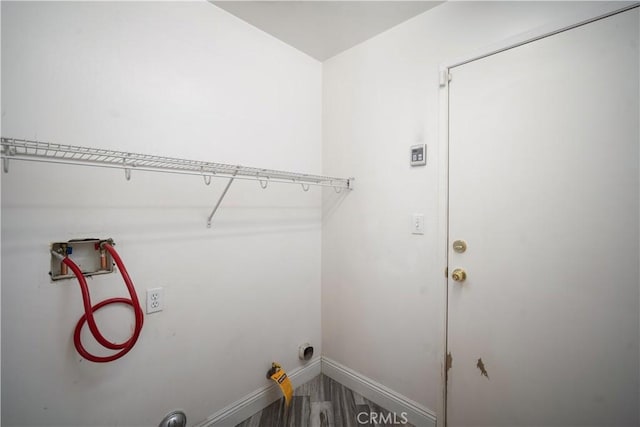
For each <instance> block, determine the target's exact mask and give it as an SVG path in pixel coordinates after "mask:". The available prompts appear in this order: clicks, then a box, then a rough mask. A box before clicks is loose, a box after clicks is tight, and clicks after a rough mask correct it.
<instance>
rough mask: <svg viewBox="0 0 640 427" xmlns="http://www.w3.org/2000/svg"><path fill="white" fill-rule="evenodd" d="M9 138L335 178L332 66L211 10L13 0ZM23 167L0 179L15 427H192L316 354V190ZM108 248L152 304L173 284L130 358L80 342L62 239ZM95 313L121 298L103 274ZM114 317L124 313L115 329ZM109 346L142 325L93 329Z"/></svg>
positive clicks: (10, 415)
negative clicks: (60, 252)
mask: <svg viewBox="0 0 640 427" xmlns="http://www.w3.org/2000/svg"><path fill="white" fill-rule="evenodd" d="M2 124H3V128H2V135H3V136H10V137H18V138H31V139H39V140H43V141H53V142H60V143H67V144H76V145H89V146H96V147H105V148H113V149H123V150H128V151H132V152H142V153H153V154H158V155H169V156H179V157H184V158H195V159H203V160H210V161H219V162H227V163H234V164H235V163H241V164H244V165H249V166H259V167H266V168H279V169H284V170H293V171H303V172H308V173H319V172H321V64H320V63H319V62H317V61H315V60H313V59H310V58H309V57H308V56H306V55H304V54H302V53H300V52H298V51H296V50H294V49H292V48H290V47H288V46H286V45H284V44H283V43H281V42H279V41H277V40H275V39H274V38H272V37H270V36H267V35H266V34H264V33H262V32H261V31H259V30H256V29H255V28H253V27H250V26H249V25H247V24H245V23H243V22H241V21H239V20H238V19H236V18H234V17H232V16H230V15H228V14H227V13H226V12H223V11H221V10H220V9H218V8H216V7H215V6H213V5H211V4H209V3H206V2H188V3H169V2H158V3H146V2H141V3H125V2H106V3H93V2H92V3H79V2H68V3H57V2H56V3H53V2H44V3H32V2H24V3H11V2H2ZM224 183H225V181H223V180H214V182H213V183H212V185H211V186H210V187H207V186H205V185H204V183H203V180H202V179H201V178H199V177H189V176H177V175H164V174H152V173H143V172H138V173H136V172H135V171H134V172H133V176H132V179H131V181H130V182H127V181H125V179H124V173H123V172H122V171H120V170H101V169H95V168H78V167H71V166H57V165H46V164H32V163H19V162H15V161H14V162H11V164H10V172H9V174H5V175H3V176H2V393H3V394H2V425H4V426H11V425H65V426H70V425H82V426H93V425H127V426H142V425H157V424H158V423H159V422H160V420H161V418H162V417H163V416H164V415H165V414H166V413H167V412H169V411H170V410H172V409H174V408H183V409H184V410H185V411H186V413H187V416H188V417H189V421H190V424H192V423H195V422H197V421H201V420H203V419H204V418H206V417H207V416H209V415H211V414H212V413H214V412H215V411H217V410H219V409H221V408H222V407H223V406H225V405H227V404H229V403H231V402H234V401H236V400H237V399H239V398H241V397H242V396H244V395H246V394H247V393H249V392H252V391H254V390H256V389H258V388H259V387H262V386H264V385H266V384H267V380H266V379H265V377H264V375H265V372H266V370H267V368H269V367H270V363H271V362H272V361H273V360H277V361H279V362H281V363H282V364H283V365H284V366H285V367H287V368H288V369H293V368H295V367H297V366H299V361H298V359H297V347H298V345H299V344H301V343H303V342H306V341H309V342H312V343H315V344H316V347H317V351H318V354H319V352H320V351H321V349H320V242H321V235H320V221H321V219H320V216H321V212H320V201H321V200H320V192H319V190H317V189H312V190H311V191H309V192H308V193H305V192H303V191H302V189H301V188H300V187H299V186H287V185H275V184H272V185H270V187H269V189H268V190H265V191H263V190H261V189H260V187H259V185H258V183H257V182H254V181H244V182H237V183H234V185H233V186H232V187H231V190H230V192H229V194H228V196H227V198H226V199H225V201H224V203H223V205H222V207H221V209H220V211H219V212H218V213H217V215H216V217H215V218H214V226H213V229H207V228H206V227H205V221H206V217H207V215H208V214H209V212H210V210H211V208H212V207H213V205H214V203H215V201H216V200H217V196H218V195H219V194H220V192H221V190H222V186H223V184H224ZM82 237H101V238H102V237H112V238H114V239H115V241H116V243H117V247H116V248H117V249H118V251H119V252H120V254H121V255H122V257H123V258H124V260H125V263H126V264H127V267H128V269H129V273H130V274H131V276H132V277H133V279H134V282H135V283H136V286H137V289H138V292H139V294H142V295H144V292H145V289H147V288H151V287H156V286H162V287H164V289H165V298H166V302H165V304H166V306H165V310H164V311H163V312H160V313H157V314H153V315H148V316H146V320H145V326H144V329H143V331H142V335H141V337H140V340H139V342H138V344H137V346H136V347H135V348H134V349H133V351H132V352H131V353H129V354H128V355H126V356H125V357H124V358H123V359H120V360H119V361H116V362H113V363H110V364H104V365H98V364H93V363H91V362H88V361H83V360H82V359H81V358H80V357H79V356H78V355H77V353H76V352H75V349H74V348H73V344H72V331H73V328H74V326H75V322H76V321H77V319H78V317H79V316H80V314H81V311H82V305H81V299H80V293H79V289H78V286H77V283H76V282H75V281H64V282H57V283H55V284H52V283H51V282H50V281H49V278H48V275H47V273H48V263H49V255H48V245H49V243H50V242H52V241H60V240H67V239H71V238H82ZM90 287H91V290H92V292H93V294H92V297H93V299H94V301H95V302H97V301H98V300H100V299H102V298H103V297H105V296H108V295H109V296H111V295H122V294H124V293H125V289H124V286H123V285H122V282H121V279H120V277H119V275H116V274H114V275H107V276H100V277H96V278H94V279H92V280H91V281H90ZM118 315H120V317H123V316H124V320H117V319H118ZM99 317H100V318H101V319H103V325H102V326H103V327H104V328H105V330H106V331H107V333H108V334H109V336H110V337H112V338H113V339H122V338H124V336H125V335H126V332H128V331H129V328H130V325H131V323H132V319H131V316H130V314H129V313H128V311H127V310H125V309H119V308H113V309H105V313H102V314H101V315H100V316H99Z"/></svg>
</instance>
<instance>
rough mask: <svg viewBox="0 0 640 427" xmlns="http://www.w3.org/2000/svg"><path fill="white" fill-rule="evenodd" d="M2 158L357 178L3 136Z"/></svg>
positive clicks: (342, 184) (319, 179)
mask: <svg viewBox="0 0 640 427" xmlns="http://www.w3.org/2000/svg"><path fill="white" fill-rule="evenodd" d="M0 143H1V144H2V159H3V162H4V170H5V172H8V161H9V160H25V161H40V162H48V163H62V164H71V165H84V166H96V167H107V168H118V169H125V170H129V171H131V170H142V171H152V172H169V173H179V174H188V175H203V176H205V177H214V178H215V177H222V178H225V177H226V178H230V177H234V178H235V179H252V180H257V181H261V183H265V182H269V181H273V182H284V183H289V184H304V185H319V186H326V187H333V188H336V189H342V188H345V189H351V187H352V183H351V181H352V180H353V178H336V177H329V176H321V175H309V174H303V173H296V172H285V171H279V170H273V169H262V168H255V167H248V166H240V165H230V164H224V163H214V162H204V161H200V160H187V159H180V158H174V157H162V156H154V155H149V154H139V153H130V152H125V151H113V150H105V149H101V148H91V147H79V146H74V145H63V144H55V143H51V142H40V141H30V140H25V139H16V138H5V137H2V138H1V141H0Z"/></svg>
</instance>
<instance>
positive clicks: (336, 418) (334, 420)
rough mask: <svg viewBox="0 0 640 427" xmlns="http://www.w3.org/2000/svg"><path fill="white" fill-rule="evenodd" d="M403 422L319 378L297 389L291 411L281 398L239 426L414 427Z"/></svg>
mask: <svg viewBox="0 0 640 427" xmlns="http://www.w3.org/2000/svg"><path fill="white" fill-rule="evenodd" d="M380 420H383V422H382V423H380ZM403 421H404V419H403V418H402V414H395V418H394V414H389V411H387V410H385V409H383V408H381V407H380V406H378V405H376V404H375V403H373V402H371V401H369V400H367V399H365V398H364V397H362V396H360V395H359V394H358V393H356V392H354V391H352V390H350V389H348V388H346V387H345V386H343V385H342V384H340V383H337V382H335V381H334V380H332V379H331V378H329V377H327V376H325V375H318V376H317V377H315V378H314V379H313V380H311V381H309V382H308V383H306V384H303V385H301V386H300V387H298V388H296V389H295V392H294V396H293V400H292V401H291V404H290V405H289V408H285V405H284V398H281V399H280V400H277V401H275V402H273V403H272V404H271V405H270V406H268V407H266V408H265V409H263V410H262V411H260V412H258V413H257V414H254V415H253V416H251V417H250V418H248V419H246V420H245V421H243V422H242V423H240V424H238V425H237V426H236V427H360V426H380V427H382V426H385V427H386V426H399V425H402V426H407V427H413V426H412V425H411V424H409V423H406V424H403V423H402V422H403Z"/></svg>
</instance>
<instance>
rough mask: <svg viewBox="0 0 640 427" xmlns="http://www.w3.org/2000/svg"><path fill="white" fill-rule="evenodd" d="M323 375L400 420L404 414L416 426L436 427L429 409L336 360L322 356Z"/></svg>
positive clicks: (433, 416) (433, 415)
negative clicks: (394, 414) (395, 415)
mask: <svg viewBox="0 0 640 427" xmlns="http://www.w3.org/2000/svg"><path fill="white" fill-rule="evenodd" d="M322 373H323V374H324V375H326V376H328V377H330V378H332V379H333V380H335V381H337V382H339V383H340V384H342V385H344V386H346V387H347V388H350V389H351V390H353V391H355V392H356V393H359V394H361V395H362V396H363V397H365V398H367V399H368V400H370V401H372V402H374V403H375V404H377V405H380V406H381V407H383V408H385V409H387V410H388V411H390V412H392V413H396V414H398V415H397V416H398V418H400V416H401V414H402V413H403V412H404V413H405V414H406V418H407V419H408V420H409V422H410V423H411V424H413V425H415V426H420V427H435V426H436V416H435V414H434V413H433V412H431V411H430V410H429V409H427V408H425V407H424V406H422V405H420V404H419V403H417V402H414V401H412V400H411V399H408V398H407V397H405V396H403V395H401V394H399V393H396V392H395V391H393V390H391V389H389V388H387V387H385V386H383V385H382V384H379V383H377V382H375V381H373V380H372V379H370V378H367V377H365V376H364V375H362V374H360V373H358V372H355V371H353V370H351V369H349V368H347V367H346V366H344V365H342V364H340V363H338V362H336V361H335V360H332V359H329V358H328V357H325V356H322Z"/></svg>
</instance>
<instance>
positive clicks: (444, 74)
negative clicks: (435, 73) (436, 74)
mask: <svg viewBox="0 0 640 427" xmlns="http://www.w3.org/2000/svg"><path fill="white" fill-rule="evenodd" d="M451 78H452V75H451V73H450V72H449V69H444V70H442V71H441V72H440V86H446V85H447V83H448V82H450V81H451Z"/></svg>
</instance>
